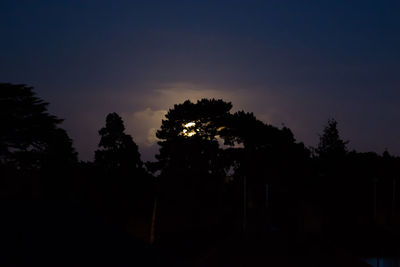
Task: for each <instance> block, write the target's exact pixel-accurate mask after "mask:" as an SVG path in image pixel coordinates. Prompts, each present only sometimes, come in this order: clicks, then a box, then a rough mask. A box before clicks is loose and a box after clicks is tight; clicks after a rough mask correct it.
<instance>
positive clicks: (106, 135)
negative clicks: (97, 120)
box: [95, 113, 143, 170]
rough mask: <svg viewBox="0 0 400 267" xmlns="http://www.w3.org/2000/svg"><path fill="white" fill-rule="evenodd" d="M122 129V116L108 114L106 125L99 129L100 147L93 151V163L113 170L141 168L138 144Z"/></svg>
mask: <svg viewBox="0 0 400 267" xmlns="http://www.w3.org/2000/svg"><path fill="white" fill-rule="evenodd" d="M124 131H125V126H124V123H123V121H122V118H121V117H120V116H119V115H118V114H117V113H110V114H108V115H107V118H106V126H105V127H103V128H101V129H100V131H99V134H100V136H101V139H100V143H99V147H100V149H98V150H97V151H96V152H95V163H97V164H99V165H100V166H102V167H104V168H106V169H113V170H118V169H120V170H128V169H129V170H139V169H142V167H143V163H142V161H141V159H140V153H139V151H138V146H137V145H136V143H135V142H134V141H133V139H132V137H131V136H130V135H128V134H125V132H124Z"/></svg>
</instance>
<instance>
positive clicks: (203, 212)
mask: <svg viewBox="0 0 400 267" xmlns="http://www.w3.org/2000/svg"><path fill="white" fill-rule="evenodd" d="M231 108H232V105H231V103H227V102H224V101H222V100H215V99H202V100H199V101H197V102H196V103H192V102H191V101H189V100H187V101H185V102H184V103H182V104H179V105H174V108H173V109H170V110H169V111H168V113H167V114H166V119H165V120H163V121H162V125H161V129H160V130H159V131H157V133H156V135H157V137H158V138H159V139H160V141H159V142H158V144H159V145H160V151H159V154H158V155H156V158H157V159H158V162H156V163H155V164H154V165H153V166H152V167H153V171H154V170H159V171H160V176H159V178H158V180H159V189H160V190H159V191H160V207H161V211H162V214H161V217H162V219H161V220H162V223H161V227H164V228H163V229H167V228H168V231H171V230H170V229H175V230H176V231H177V232H181V233H185V229H186V230H187V231H192V230H193V229H195V228H197V229H203V230H204V229H205V228H207V227H211V225H214V227H215V225H216V224H217V221H218V220H219V215H220V208H221V194H222V191H223V183H224V178H225V170H224V166H223V162H222V150H221V149H220V147H219V143H218V139H217V137H218V135H220V132H221V130H222V129H223V127H224V123H226V121H227V118H228V117H229V116H230V114H229V110H230V109H231ZM214 227H211V228H209V231H207V233H208V234H212V233H213V230H215V228H214ZM160 231H162V230H160ZM172 231H174V230H172ZM195 232H198V231H195ZM192 233H193V232H192ZM183 235H184V236H185V235H187V232H186V234H183ZM204 237H205V236H202V238H204ZM191 238H192V240H194V239H195V238H194V237H193V236H192V235H191Z"/></svg>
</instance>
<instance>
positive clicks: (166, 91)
mask: <svg viewBox="0 0 400 267" xmlns="http://www.w3.org/2000/svg"><path fill="white" fill-rule="evenodd" d="M0 32H1V42H0V82H10V83H23V84H27V85H29V86H33V87H35V91H36V92H37V94H38V96H39V97H41V98H43V99H44V100H46V101H48V102H50V106H49V109H50V112H51V113H52V114H55V115H57V116H58V117H60V118H64V119H65V122H64V123H63V124H62V127H63V128H65V129H66V130H67V131H68V134H69V135H70V137H71V138H72V139H73V140H74V146H75V147H76V149H77V150H78V152H79V155H80V159H82V160H92V159H93V157H94V150H95V149H96V148H97V144H98V142H99V136H98V130H99V129H100V128H101V127H103V126H104V124H105V117H106V115H107V114H108V113H110V112H117V113H119V114H120V115H121V116H122V117H123V119H124V121H125V125H126V127H127V131H128V133H129V134H131V135H132V136H133V138H134V140H135V142H136V143H137V144H138V145H139V147H140V151H141V153H142V156H143V159H144V160H149V159H151V158H152V155H154V153H155V152H156V151H157V146H156V145H155V141H156V140H155V136H154V133H155V131H156V130H157V129H158V128H159V126H160V125H161V119H162V118H163V116H164V114H165V113H166V111H167V110H168V109H169V108H172V106H173V104H175V103H181V102H183V101H184V100H186V99H191V100H197V99H200V98H222V99H224V100H226V101H231V102H232V104H233V111H236V110H240V109H244V110H245V111H248V112H254V114H255V115H256V117H257V118H259V119H260V120H262V121H264V122H266V123H269V124H272V125H275V126H279V127H281V126H282V124H284V125H286V126H287V127H289V128H290V129H292V131H293V133H294V135H295V137H296V139H297V140H298V141H301V142H304V143H305V144H306V145H307V146H315V145H316V144H317V143H318V138H319V137H318V134H319V133H321V132H322V129H323V127H324V125H326V123H327V120H328V119H329V118H335V119H336V120H337V121H338V123H339V124H338V125H339V130H340V133H341V135H342V137H343V139H345V140H349V141H350V143H349V148H350V149H356V150H358V151H361V152H364V151H376V152H378V153H382V152H383V151H384V150H385V148H387V149H388V150H389V152H391V153H393V154H396V155H400V1H377V0H375V1H368V0H362V1H350V0H346V1H340V0H335V1H322V0H320V1H299V0H295V1H284V0H279V1H267V0H265V1H249V0H246V1H235V0H229V1H218V0H213V1H208V0H198V1H190V0H182V1H168V0H163V1H151V0H145V1H133V0H132V1H116V0H114V1H103V0H96V1H94V0H93V1H85V0H77V1H72V0H69V1H67V0H65V1H63V0H52V1H50V0H49V1H40V0H37V1H19V0H10V1H6V0H3V1H0Z"/></svg>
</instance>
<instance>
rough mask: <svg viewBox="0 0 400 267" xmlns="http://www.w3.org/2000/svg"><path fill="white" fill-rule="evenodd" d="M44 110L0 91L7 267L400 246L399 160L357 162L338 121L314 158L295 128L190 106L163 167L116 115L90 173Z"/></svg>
mask: <svg viewBox="0 0 400 267" xmlns="http://www.w3.org/2000/svg"><path fill="white" fill-rule="evenodd" d="M47 106H48V103H46V102H44V101H43V100H42V99H40V98H39V97H37V96H36V95H35V93H34V92H33V88H31V87H28V86H25V85H14V84H8V83H2V84H0V111H1V112H0V117H1V133H0V173H1V181H0V183H1V187H0V197H1V199H2V204H3V210H4V213H3V220H2V226H3V227H2V229H3V231H2V235H3V236H4V238H2V239H3V242H2V243H3V244H4V245H5V251H6V252H7V253H6V254H7V260H6V261H7V262H8V263H15V265H24V264H25V265H29V263H30V262H39V263H41V264H42V265H54V264H55V265H63V264H64V265H70V264H68V262H69V261H72V259H73V257H72V259H71V257H67V256H66V255H67V254H68V255H80V256H84V258H85V259H86V262H81V264H82V265H85V263H86V264H87V263H88V262H90V263H93V261H94V260H97V261H99V262H102V263H107V262H108V261H109V263H110V264H111V263H112V265H119V263H118V262H119V261H121V262H127V261H128V262H130V261H132V262H134V261H136V260H139V259H141V260H147V259H148V258H146V257H147V256H148V255H147V254H146V253H148V251H147V250H146V249H145V246H144V244H142V243H140V242H139V241H137V240H142V241H144V242H146V243H147V244H151V245H152V246H154V247H156V248H161V249H163V248H167V247H168V248H171V247H173V248H179V249H184V248H185V249H186V250H187V251H190V250H192V251H193V250H195V248H199V247H202V246H207V245H208V244H210V243H212V242H214V241H215V240H216V239H223V238H225V237H227V236H230V235H253V234H256V235H257V234H267V233H269V232H271V231H284V232H285V233H289V234H290V235H291V236H292V237H293V240H298V239H301V240H307V239H310V238H311V239H312V238H315V239H325V240H330V241H331V242H339V243H340V242H342V243H351V244H357V246H358V247H363V244H370V242H371V240H373V242H375V241H376V242H378V241H379V242H380V241H382V240H384V241H385V242H389V243H390V242H391V241H390V240H389V239H390V238H394V237H395V236H397V235H398V234H399V231H400V227H399V225H400V201H399V198H400V196H398V187H399V170H400V168H399V166H400V165H399V163H400V158H398V157H395V156H392V155H390V154H389V153H388V152H387V151H385V152H384V153H383V154H382V155H379V154H377V153H374V152H370V153H359V152H356V151H349V150H348V148H347V142H346V141H344V140H342V139H341V137H340V135H339V131H338V127H337V122H336V121H335V120H333V119H331V120H329V121H328V123H327V125H326V126H325V127H324V129H323V132H322V134H321V136H320V141H319V145H318V147H317V148H307V147H306V146H305V145H304V144H303V143H301V142H298V141H296V139H295V137H294V135H293V133H292V132H291V130H290V129H289V128H287V127H282V128H277V127H275V126H272V125H269V124H266V123H264V122H262V121H260V120H258V119H257V118H256V117H255V116H254V114H252V113H247V112H245V111H239V112H236V113H231V111H230V110H231V108H232V104H231V103H228V102H224V101H223V100H215V99H202V100H199V101H197V102H196V103H192V102H190V101H185V102H184V103H182V104H177V105H174V107H173V108H172V109H170V110H169V111H168V113H167V115H166V116H165V119H164V120H163V121H162V125H161V128H160V129H159V130H158V131H157V134H156V135H157V138H158V139H159V142H158V144H159V145H160V150H159V153H158V154H157V155H156V161H155V162H146V163H143V162H142V160H141V158H140V154H139V152H138V146H137V145H136V143H135V142H134V140H133V139H132V137H131V136H130V135H128V134H126V133H125V127H124V123H123V121H122V119H121V117H120V116H119V115H118V114H116V113H110V114H109V115H108V116H107V118H106V121H105V126H104V127H103V128H101V129H100V130H99V145H98V149H97V150H96V151H95V160H94V161H93V162H80V161H78V158H77V153H76V151H75V149H74V148H73V144H72V140H71V139H70V138H69V137H68V135H67V133H66V131H65V130H63V129H62V128H61V127H60V124H61V123H62V120H61V119H59V118H57V117H56V116H53V115H51V114H49V113H48V111H47ZM365 246H366V245H365ZM370 247H371V246H370ZM133 250H134V251H140V252H139V253H137V254H136V255H137V258H132V257H131V252H132V251H133ZM66 251H68V253H67V252H66ZM22 255H23V256H22ZM116 258H117V260H116ZM44 259H45V260H44ZM69 263H71V262H69ZM11 265H12V264H11ZM74 265H76V264H74ZM78 265H79V264H78Z"/></svg>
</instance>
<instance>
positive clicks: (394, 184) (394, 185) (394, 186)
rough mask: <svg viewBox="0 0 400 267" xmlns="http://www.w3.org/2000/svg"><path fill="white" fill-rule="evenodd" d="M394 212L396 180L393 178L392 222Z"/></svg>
mask: <svg viewBox="0 0 400 267" xmlns="http://www.w3.org/2000/svg"><path fill="white" fill-rule="evenodd" d="M395 211H396V178H395V177H393V195H392V221H393V219H394V213H395Z"/></svg>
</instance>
